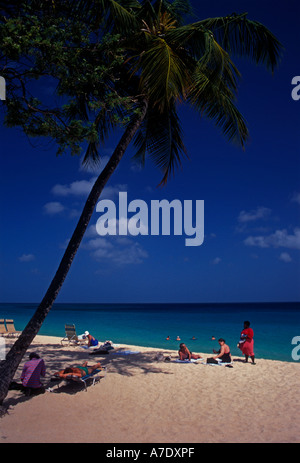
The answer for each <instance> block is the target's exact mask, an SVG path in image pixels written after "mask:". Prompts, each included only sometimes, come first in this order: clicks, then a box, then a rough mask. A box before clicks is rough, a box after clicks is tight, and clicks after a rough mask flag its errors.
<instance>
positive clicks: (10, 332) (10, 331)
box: [5, 320, 21, 336]
mask: <svg viewBox="0 0 300 463" xmlns="http://www.w3.org/2000/svg"><path fill="white" fill-rule="evenodd" d="M5 324H6V329H7V336H20V334H21V331H16V328H15V325H14V321H13V320H5Z"/></svg>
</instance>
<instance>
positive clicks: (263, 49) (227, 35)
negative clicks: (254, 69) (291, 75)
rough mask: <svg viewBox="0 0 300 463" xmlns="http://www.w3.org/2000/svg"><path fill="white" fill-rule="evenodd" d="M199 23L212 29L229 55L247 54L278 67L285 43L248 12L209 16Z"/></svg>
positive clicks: (255, 60)
mask: <svg viewBox="0 0 300 463" xmlns="http://www.w3.org/2000/svg"><path fill="white" fill-rule="evenodd" d="M197 24H198V25H199V26H200V27H205V28H207V29H209V30H211V31H212V32H213V34H214V36H215V37H216V40H217V41H218V42H219V43H220V44H221V45H222V47H223V48H224V49H225V50H226V51H227V52H228V53H229V54H236V55H238V56H247V57H249V58H250V59H252V60H253V61H254V62H255V63H257V64H264V65H265V66H266V67H267V69H269V70H271V71H272V72H273V71H274V70H275V68H276V67H277V66H278V64H279V61H280V57H281V52H282V49H283V47H282V44H281V43H280V42H279V40H278V39H277V38H276V37H275V36H274V35H273V34H272V32H271V31H270V30H269V29H268V28H267V27H266V26H264V25H263V24H261V23H259V22H258V21H252V20H250V19H248V18H247V13H244V14H240V15H237V14H232V15H231V16H226V17H218V18H208V19H205V20H203V21H200V22H198V23H197Z"/></svg>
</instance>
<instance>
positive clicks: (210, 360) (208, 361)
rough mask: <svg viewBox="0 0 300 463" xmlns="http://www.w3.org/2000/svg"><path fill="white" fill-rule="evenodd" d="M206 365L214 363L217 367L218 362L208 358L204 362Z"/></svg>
mask: <svg viewBox="0 0 300 463" xmlns="http://www.w3.org/2000/svg"><path fill="white" fill-rule="evenodd" d="M206 363H214V364H216V365H217V364H218V363H219V362H218V361H217V360H216V359H214V358H212V357H211V358H208V359H207V360H206Z"/></svg>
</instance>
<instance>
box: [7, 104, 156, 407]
mask: <svg viewBox="0 0 300 463" xmlns="http://www.w3.org/2000/svg"><path fill="white" fill-rule="evenodd" d="M147 108H148V103H147V100H146V99H145V100H143V102H142V104H141V113H140V114H139V116H138V117H137V118H136V119H135V120H133V121H132V122H131V123H129V125H128V126H127V128H126V130H125V132H124V134H123V136H122V137H121V140H120V141H119V143H118V145H117V147H116V149H115V151H114V152H113V154H112V156H111V158H110V160H109V161H108V163H107V165H106V166H105V168H104V169H103V171H102V172H101V174H100V175H99V177H98V178H97V180H96V182H95V184H94V186H93V188H92V190H91V192H90V194H89V196H88V198H87V201H86V203H85V206H84V208H83V211H82V214H81V216H80V219H79V221H78V224H77V226H76V228H75V230H74V233H73V235H72V238H71V239H70V241H69V244H68V246H67V249H66V251H65V253H64V255H63V258H62V260H61V262H60V264H59V267H58V269H57V272H56V274H55V276H54V278H53V280H52V282H51V284H50V286H49V288H48V290H47V292H46V294H45V296H44V298H43V300H42V302H41V303H40V305H39V307H38V308H37V310H36V312H35V313H34V315H33V317H32V318H31V320H30V321H29V322H28V324H27V326H26V327H25V329H24V330H23V332H22V334H21V335H20V336H19V338H18V339H17V340H16V342H15V343H14V345H13V346H12V347H11V349H10V351H9V352H8V354H7V355H6V358H5V360H3V361H2V362H1V363H0V405H2V403H3V400H4V399H5V397H6V395H7V392H8V387H9V384H10V382H11V381H12V379H13V377H14V374H15V372H16V370H17V368H18V366H19V364H20V362H21V360H22V358H23V356H24V354H25V352H26V350H27V349H28V347H29V346H30V344H31V342H32V341H33V339H34V337H35V336H36V335H37V333H38V332H39V330H40V328H41V325H42V323H43V322H44V320H45V318H46V316H47V314H48V313H49V311H50V309H51V307H52V305H53V303H54V301H55V299H56V297H57V295H58V293H59V291H60V289H61V287H62V285H63V282H64V280H65V278H66V276H67V274H68V271H69V269H70V267H71V264H72V262H73V259H74V257H75V254H76V252H77V250H78V248H79V245H80V243H81V241H82V238H83V236H84V233H85V231H86V229H87V226H88V224H89V221H90V219H91V216H92V214H93V211H94V208H95V206H96V203H97V201H98V199H99V197H100V194H101V192H102V190H103V188H104V186H105V185H106V183H107V181H108V180H109V178H110V177H111V175H112V174H113V172H114V171H115V169H116V167H117V166H118V164H119V162H120V160H121V159H122V156H123V155H124V153H125V150H126V148H127V147H128V145H129V144H130V142H131V140H132V138H133V136H134V135H135V133H136V131H137V130H138V128H139V126H140V124H141V122H142V121H143V119H144V117H145V115H146V112H147Z"/></svg>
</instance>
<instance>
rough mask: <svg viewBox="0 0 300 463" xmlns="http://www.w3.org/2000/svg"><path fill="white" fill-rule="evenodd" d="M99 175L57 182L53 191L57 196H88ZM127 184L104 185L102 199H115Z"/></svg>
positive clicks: (124, 189)
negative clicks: (64, 182) (65, 182)
mask: <svg viewBox="0 0 300 463" xmlns="http://www.w3.org/2000/svg"><path fill="white" fill-rule="evenodd" d="M96 179H97V177H92V178H90V180H76V181H74V182H72V183H70V184H65V185H61V184H56V185H54V187H53V188H52V190H51V192H52V193H53V194H54V195H55V196H63V197H70V196H77V197H79V196H88V194H89V193H90V191H91V189H92V187H93V185H94V183H95V181H96ZM126 190H127V185H124V184H118V185H115V186H112V185H109V186H106V187H104V189H103V191H102V193H101V196H100V198H99V199H100V200H101V199H114V198H116V197H118V195H119V192H120V191H126Z"/></svg>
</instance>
